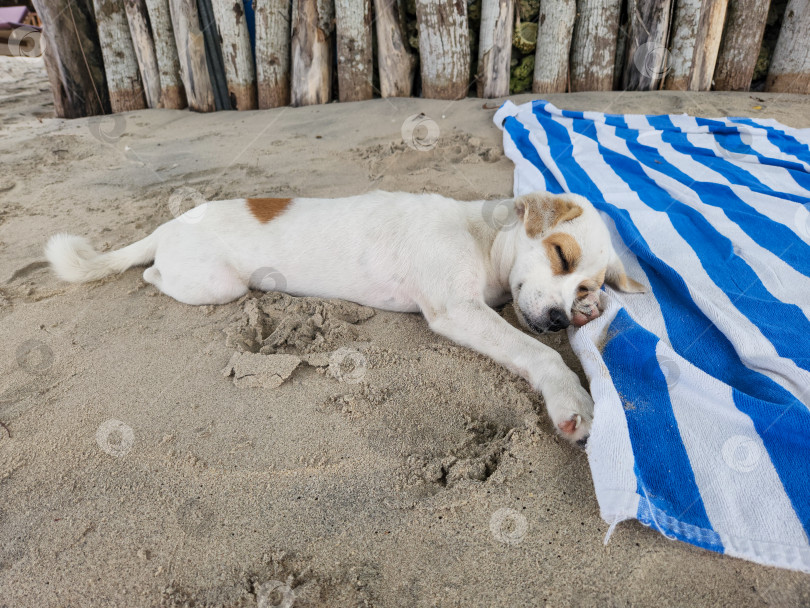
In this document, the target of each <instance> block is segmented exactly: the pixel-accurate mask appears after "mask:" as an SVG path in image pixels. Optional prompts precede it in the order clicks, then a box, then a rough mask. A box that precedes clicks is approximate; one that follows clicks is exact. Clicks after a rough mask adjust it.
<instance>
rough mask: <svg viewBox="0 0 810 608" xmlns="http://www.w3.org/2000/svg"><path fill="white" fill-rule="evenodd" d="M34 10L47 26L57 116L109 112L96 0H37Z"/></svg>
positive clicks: (47, 64) (48, 61)
mask: <svg viewBox="0 0 810 608" xmlns="http://www.w3.org/2000/svg"><path fill="white" fill-rule="evenodd" d="M34 7H35V8H36V11H37V14H38V15H39V16H40V18H41V19H42V23H43V25H44V29H43V32H42V35H43V36H45V41H44V44H43V46H44V47H45V49H44V61H45V67H46V69H47V71H48V80H49V82H50V84H51V91H52V92H53V105H54V110H55V111H56V115H57V116H58V117H60V118H79V117H81V116H92V115H96V114H105V113H107V112H109V111H110V99H109V95H108V93H107V79H106V76H105V73H104V61H103V59H102V55H101V46H100V43H99V39H98V30H97V27H96V19H95V16H94V13H93V5H92V1H91V0H34ZM79 41H81V46H80V45H79V43H78V42H79ZM40 44H42V43H40Z"/></svg>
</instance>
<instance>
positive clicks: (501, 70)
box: [478, 0, 515, 98]
mask: <svg viewBox="0 0 810 608" xmlns="http://www.w3.org/2000/svg"><path fill="white" fill-rule="evenodd" d="M481 2H482V3H481V30H480V32H481V33H480V35H479V38H478V96H479V97H486V98H492V97H504V96H506V95H509V61H510V59H511V58H512V28H513V25H514V21H515V2H514V0H481Z"/></svg>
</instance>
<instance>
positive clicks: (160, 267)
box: [45, 192, 644, 443]
mask: <svg viewBox="0 0 810 608" xmlns="http://www.w3.org/2000/svg"><path fill="white" fill-rule="evenodd" d="M498 210H500V211H501V212H502V213H504V212H505V214H506V216H505V218H500V219H497V218H495V217H494V214H495V212H496V211H498ZM509 218H511V221H510V219H509ZM45 255H46V256H47V258H48V260H49V261H50V263H51V265H52V267H53V269H54V271H55V272H56V274H57V275H58V276H59V277H60V278H62V279H64V280H66V281H72V282H84V281H93V280H96V279H100V278H101V277H104V276H107V275H109V274H112V273H116V272H123V271H124V270H126V269H127V268H129V267H131V266H135V265H142V264H149V263H152V262H154V263H153V264H152V265H151V266H149V267H148V268H147V269H146V270H145V271H144V273H143V278H144V280H146V281H147V282H149V283H151V284H152V285H154V286H155V287H157V288H158V289H159V290H160V291H162V292H163V293H165V294H167V295H169V296H171V297H173V298H175V299H176V300H179V301H180V302H185V303H186V304H224V303H226V302H230V301H232V300H234V299H236V298H238V297H240V296H242V295H244V294H245V293H246V292H247V290H248V289H249V288H254V289H267V288H268V286H267V284H266V281H265V279H266V277H267V276H268V273H269V274H270V275H271V276H273V277H276V278H278V277H283V285H279V284H278V282H277V281H276V282H275V285H274V288H275V289H280V288H283V290H284V291H286V292H287V293H290V294H292V295H299V296H319V297H324V298H342V299H344V300H352V301H354V302H358V303H360V304H365V305H367V306H373V307H376V308H381V309H384V310H393V311H401V312H421V313H422V314H423V315H424V316H425V318H426V319H427V321H428V323H429V325H430V328H431V329H432V330H433V331H435V332H437V333H439V334H441V335H443V336H445V337H447V338H449V339H450V340H453V341H455V342H457V343H459V344H461V345H463V346H466V347H469V348H472V349H474V350H476V351H478V352H480V353H482V354H484V355H487V356H489V357H491V358H492V359H494V360H495V361H497V362H498V363H500V364H501V365H503V366H504V367H506V368H507V369H509V370H511V371H512V372H514V373H516V374H519V375H521V376H522V377H524V378H525V379H526V380H528V382H529V383H530V384H531V386H532V387H533V388H534V389H535V390H537V391H539V392H540V393H542V395H543V397H544V399H545V402H546V407H547V408H548V413H549V416H550V417H551V420H552V422H553V423H554V427H555V428H556V429H557V431H558V432H559V433H560V434H561V435H563V436H564V437H566V438H567V439H568V440H570V441H572V442H580V443H582V442H583V441H584V440H585V439H586V438H587V436H588V433H589V431H590V426H591V420H592V418H593V401H592V400H591V397H590V395H589V394H588V393H587V391H585V389H583V388H582V386H581V385H580V382H579V379H578V378H577V376H576V374H574V372H572V371H571V370H570V369H569V368H568V367H567V366H566V365H565V364H564V363H563V360H562V357H560V355H559V353H557V352H556V351H554V350H552V349H550V348H548V347H547V346H545V345H544V344H542V343H541V342H539V341H537V340H536V339H534V338H533V337H531V336H530V335H527V334H526V333H524V332H522V331H520V330H519V329H516V328H515V327H513V326H512V325H510V324H509V323H507V322H506V321H505V320H504V319H503V318H501V317H500V316H499V315H498V314H497V313H496V312H495V311H494V310H493V309H492V308H491V307H492V306H498V305H500V304H504V303H506V302H508V301H509V300H510V299H511V300H512V301H513V302H514V309H515V312H516V313H517V318H518V319H519V321H520V323H521V324H522V325H524V326H525V327H526V328H527V329H529V330H530V331H532V332H534V333H537V334H541V333H545V332H553V331H559V330H561V329H564V328H566V327H568V326H569V325H570V324H572V323H573V324H574V325H577V326H579V325H584V324H585V323H587V322H588V321H590V320H592V319H594V318H596V317H597V316H599V314H600V312H601V311H600V307H599V294H600V289H601V287H602V285H603V283H607V284H608V285H610V286H611V287H614V288H616V289H619V290H621V291H627V292H636V291H643V290H644V287H642V286H641V285H640V284H638V283H636V282H635V281H633V280H632V279H630V278H628V277H627V276H626V274H625V271H624V268H623V267H622V263H621V261H620V260H619V258H618V256H617V255H616V252H615V251H614V250H613V247H612V245H611V242H610V236H609V234H608V230H607V228H606V226H605V224H604V223H603V222H602V219H601V218H600V216H599V213H598V212H597V211H596V209H594V207H593V206H592V205H591V204H590V203H589V202H588V201H587V200H586V199H584V198H583V197H581V196H577V195H572V194H564V195H553V194H549V193H546V192H535V193H532V194H528V195H524V196H521V197H518V198H516V199H510V200H508V201H505V202H502V203H501V204H500V207H499V208H496V207H493V206H492V205H491V204H490V203H488V202H487V201H478V202H462V201H456V200H452V199H449V198H445V197H443V196H439V195H436V194H421V195H419V194H406V193H388V192H371V193H368V194H363V195H360V196H352V197H347V198H338V199H314V198H293V199H283V198H249V199H235V200H226V201H213V202H208V203H203V204H202V205H199V206H197V207H195V208H193V209H191V210H189V211H187V212H186V213H184V214H183V215H180V216H179V217H177V218H176V219H173V220H171V221H169V222H167V223H165V224H163V225H162V226H160V227H158V228H157V230H155V231H154V232H153V233H152V234H150V235H149V236H147V237H146V238H144V239H142V240H140V241H138V242H136V243H133V244H131V245H129V246H127V247H124V248H122V249H119V250H117V251H111V252H109V253H97V252H96V251H95V250H94V249H93V248H92V247H91V246H90V244H89V243H88V242H87V241H86V240H85V239H83V238H81V237H76V236H70V235H66V234H57V235H55V236H53V237H52V238H51V239H50V241H49V242H48V244H47V246H46V248H45Z"/></svg>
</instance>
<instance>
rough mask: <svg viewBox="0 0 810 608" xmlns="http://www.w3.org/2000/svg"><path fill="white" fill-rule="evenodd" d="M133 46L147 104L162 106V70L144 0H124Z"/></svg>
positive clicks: (151, 106)
mask: <svg viewBox="0 0 810 608" xmlns="http://www.w3.org/2000/svg"><path fill="white" fill-rule="evenodd" d="M124 8H125V10H126V15H127V22H128V23H129V33H130V35H131V36H132V46H133V47H134V48H135V57H136V59H137V60H138V69H139V71H140V73H141V82H142V83H143V92H144V95H146V104H147V105H148V106H149V107H150V108H157V107H159V106H160V70H159V69H158V63H157V55H156V54H155V43H154V40H152V30H151V29H150V27H149V15H148V13H147V8H146V2H145V1H144V0H124Z"/></svg>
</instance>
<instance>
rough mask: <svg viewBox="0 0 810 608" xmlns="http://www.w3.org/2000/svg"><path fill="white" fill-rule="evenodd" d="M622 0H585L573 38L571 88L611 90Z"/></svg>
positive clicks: (575, 25)
mask: <svg viewBox="0 0 810 608" xmlns="http://www.w3.org/2000/svg"><path fill="white" fill-rule="evenodd" d="M621 4H622V3H621V0H581V1H580V2H578V3H577V12H578V15H577V16H578V18H577V20H576V23H575V24H574V38H573V40H572V42H571V90H572V91H610V90H611V89H612V88H613V65H614V63H615V61H616V40H617V37H618V31H619V12H620V11H621Z"/></svg>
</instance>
